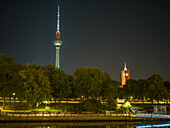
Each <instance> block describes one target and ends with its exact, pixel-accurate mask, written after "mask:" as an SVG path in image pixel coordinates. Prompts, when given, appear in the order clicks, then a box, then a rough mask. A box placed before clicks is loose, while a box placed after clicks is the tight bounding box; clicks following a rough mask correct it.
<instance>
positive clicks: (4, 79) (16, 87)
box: [0, 54, 22, 109]
mask: <svg viewBox="0 0 170 128" xmlns="http://www.w3.org/2000/svg"><path fill="white" fill-rule="evenodd" d="M14 61H15V58H14V57H12V56H8V55H5V54H0V71H1V72H0V95H1V96H2V97H4V104H3V108H4V109H5V97H9V98H11V97H12V93H14V92H15V93H16V94H17V97H18V98H19V99H21V98H20V96H21V95H22V93H21V89H22V86H21V81H20V77H19V76H18V71H19V70H20V69H22V65H21V64H17V63H14Z"/></svg>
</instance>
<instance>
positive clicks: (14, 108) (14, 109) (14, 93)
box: [12, 92, 15, 110]
mask: <svg viewBox="0 0 170 128" xmlns="http://www.w3.org/2000/svg"><path fill="white" fill-rule="evenodd" d="M12 95H13V97H14V110H15V92H14V93H12Z"/></svg>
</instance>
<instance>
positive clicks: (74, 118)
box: [0, 116, 170, 123]
mask: <svg viewBox="0 0 170 128" xmlns="http://www.w3.org/2000/svg"><path fill="white" fill-rule="evenodd" d="M169 120H170V118H154V117H136V116H71V117H70V116H57V117H56V116H55V117H50V116H48V117H42V116H39V117H38V116H37V117H21V116H20V117H16V116H15V117H13V116H8V117H5V116H1V117H0V122H1V123H2V122H115V121H118V122H122V121H124V122H127V121H128V122H146V121H169Z"/></svg>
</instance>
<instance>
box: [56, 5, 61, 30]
mask: <svg viewBox="0 0 170 128" xmlns="http://www.w3.org/2000/svg"><path fill="white" fill-rule="evenodd" d="M57 17H58V19H57V32H60V6H58V16H57Z"/></svg>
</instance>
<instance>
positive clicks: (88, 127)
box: [0, 122, 168, 128]
mask: <svg viewBox="0 0 170 128" xmlns="http://www.w3.org/2000/svg"><path fill="white" fill-rule="evenodd" d="M166 123H167V122H154V124H166ZM150 124H153V123H149V122H143V123H142V122H141V123H139V122H138V123H137V122H68V123H55V122H51V123H43V122H42V123H0V128H135V127H138V128H140V126H146V125H150ZM163 128H168V126H164V127H163Z"/></svg>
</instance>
